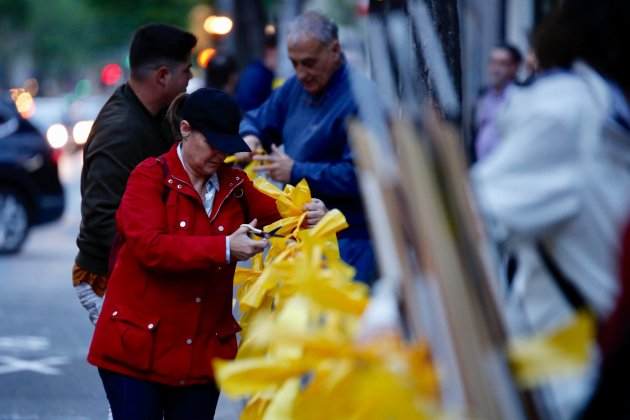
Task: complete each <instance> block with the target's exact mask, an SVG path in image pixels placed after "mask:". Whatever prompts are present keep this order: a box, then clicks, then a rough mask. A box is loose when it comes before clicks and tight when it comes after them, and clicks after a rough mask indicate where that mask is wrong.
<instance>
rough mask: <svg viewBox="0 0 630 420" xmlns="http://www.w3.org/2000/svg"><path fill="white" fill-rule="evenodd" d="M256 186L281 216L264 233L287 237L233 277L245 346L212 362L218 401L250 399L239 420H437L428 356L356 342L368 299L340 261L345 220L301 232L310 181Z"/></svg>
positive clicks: (396, 342)
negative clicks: (220, 394) (223, 398)
mask: <svg viewBox="0 0 630 420" xmlns="http://www.w3.org/2000/svg"><path fill="white" fill-rule="evenodd" d="M254 185H255V186H256V187H257V188H258V189H259V190H261V191H263V192H264V193H265V194H267V195H269V196H271V197H273V198H274V199H276V202H277V206H278V211H279V212H280V214H281V216H282V217H283V219H282V220H281V221H279V222H278V223H276V224H274V225H270V226H266V227H265V229H264V230H265V231H269V230H272V229H274V228H275V227H277V226H282V228H281V232H282V234H289V235H290V237H291V238H290V239H282V238H272V239H271V241H270V242H271V249H270V250H269V252H268V254H267V256H266V258H264V259H263V257H262V256H258V257H256V258H255V259H254V260H253V261H252V266H251V268H240V267H239V268H238V269H237V271H236V275H235V284H236V285H238V287H239V289H238V292H237V297H238V301H239V305H240V310H241V314H242V316H241V324H242V326H243V332H242V340H241V346H240V349H239V354H238V357H237V359H236V360H234V361H222V360H215V361H214V368H215V376H216V379H217V381H218V383H219V385H220V386H221V389H222V390H223V391H224V392H226V393H227V394H229V395H232V396H250V397H251V398H250V400H249V402H248V404H247V406H246V408H245V409H244V411H243V413H242V415H241V418H242V419H266V420H273V419H309V418H322V417H323V416H328V417H330V418H357V419H371V418H374V419H376V418H379V419H380V418H384V416H385V413H388V415H387V416H385V417H389V418H393V419H407V418H434V416H429V415H428V413H434V410H433V409H432V408H430V407H434V406H435V405H436V404H435V402H436V401H437V379H436V374H435V372H434V370H433V367H432V363H431V361H430V359H429V357H428V350H427V349H426V347H409V346H405V345H404V344H403V342H402V340H400V338H398V337H392V338H388V339H386V340H378V341H374V342H370V343H367V344H358V343H356V342H355V337H356V332H357V329H358V324H359V319H360V316H361V314H362V313H363V311H364V309H365V308H366V306H367V304H368V299H369V298H368V289H367V287H366V286H365V285H363V284H362V283H358V282H355V281H354V280H353V277H354V273H355V271H354V269H353V268H352V267H350V266H348V265H347V264H345V263H344V262H343V261H342V260H341V259H340V257H339V250H338V246H337V242H336V234H337V233H338V232H339V231H341V230H343V229H345V228H346V227H347V226H348V225H347V222H346V220H345V217H344V216H343V214H342V213H341V212H339V211H338V210H331V211H329V212H328V213H327V214H326V215H325V216H324V217H323V218H322V220H321V221H320V222H319V223H318V224H317V225H316V226H315V227H313V228H312V229H302V230H301V229H300V225H301V223H302V220H303V217H304V210H303V208H304V205H305V204H306V203H308V202H309V201H310V200H311V194H310V190H309V188H308V184H307V183H306V181H301V182H300V183H298V185H296V186H295V187H292V186H288V187H286V188H285V189H284V190H280V189H279V188H277V187H275V186H274V185H273V184H271V183H269V182H267V181H266V180H264V179H262V178H258V179H256V180H255V181H254ZM370 384H372V385H370ZM375 384H377V385H375ZM366 399H367V400H369V401H370V402H369V403H368V404H366V403H365V401H366ZM312 407H317V408H318V409H317V410H316V411H313V409H312ZM366 408H367V409H366Z"/></svg>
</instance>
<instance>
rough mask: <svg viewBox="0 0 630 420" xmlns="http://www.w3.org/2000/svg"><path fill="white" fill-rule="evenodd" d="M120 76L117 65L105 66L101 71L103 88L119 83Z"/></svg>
mask: <svg viewBox="0 0 630 420" xmlns="http://www.w3.org/2000/svg"><path fill="white" fill-rule="evenodd" d="M122 75H123V70H122V67H120V66H119V65H118V64H115V63H111V64H107V65H106V66H105V67H103V70H101V82H103V84H104V85H105V86H112V85H115V84H116V83H118V82H119V81H120V79H121V78H122Z"/></svg>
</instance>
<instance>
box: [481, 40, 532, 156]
mask: <svg viewBox="0 0 630 420" xmlns="http://www.w3.org/2000/svg"><path fill="white" fill-rule="evenodd" d="M522 61H523V57H522V55H521V53H520V51H519V50H518V48H516V47H514V46H513V45H509V44H503V45H499V46H497V47H495V48H494V49H493V50H492V52H491V53H490V60H489V63H488V80H489V86H488V87H487V88H486V89H485V90H484V91H483V93H482V94H481V96H480V97H479V99H478V100H477V104H476V109H475V127H474V129H475V137H474V153H475V159H474V160H475V161H480V160H483V159H484V158H485V157H487V156H488V155H489V154H490V153H491V152H492V151H493V150H494V148H495V147H496V146H497V145H498V144H499V142H500V141H501V139H500V138H499V133H498V130H497V117H498V115H499V112H500V111H501V109H502V108H503V106H504V104H505V103H506V101H507V98H508V96H509V94H510V91H511V90H512V89H513V85H514V84H515V82H516V77H517V74H518V70H519V67H520V65H521V62H522Z"/></svg>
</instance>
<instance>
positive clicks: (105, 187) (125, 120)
mask: <svg viewBox="0 0 630 420" xmlns="http://www.w3.org/2000/svg"><path fill="white" fill-rule="evenodd" d="M196 43H197V39H196V38H195V36H194V35H192V34H190V33H188V32H185V31H182V30H181V29H178V28H175V27H172V26H168V25H162V24H150V25H146V26H144V27H142V28H140V29H138V31H136V33H135V34H134V37H133V40H132V43H131V47H130V51H129V61H130V66H131V77H130V78H129V81H128V82H127V83H125V84H124V85H122V86H120V87H119V88H118V89H116V91H115V92H114V94H113V95H112V96H111V98H109V100H108V101H107V103H106V104H105V106H104V107H103V109H101V112H100V113H99V115H98V117H97V118H96V121H95V122H94V126H93V128H92V131H91V133H90V136H89V138H88V141H87V144H86V146H85V150H84V156H83V170H82V173H81V198H82V199H81V216H82V220H81V228H80V231H79V236H78V237H77V246H78V248H79V253H78V255H77V257H76V260H75V265H74V267H73V270H72V280H73V284H74V286H75V289H76V291H77V294H78V296H79V300H80V301H81V304H82V305H83V306H84V307H85V308H86V309H87V310H88V312H89V314H90V320H91V321H92V322H96V319H97V317H98V313H99V310H100V302H101V300H102V296H103V294H104V293H105V288H106V286H107V274H108V260H109V254H110V250H111V248H112V242H113V240H114V237H115V234H116V224H115V213H116V210H117V209H118V204H119V202H120V198H121V197H122V194H123V192H124V190H125V185H126V183H127V178H128V177H129V174H130V173H131V171H132V170H133V169H134V168H135V167H136V165H137V164H138V163H140V162H142V161H143V160H144V159H146V158H148V157H150V156H158V155H160V154H162V153H165V152H166V151H167V150H168V149H169V148H170V146H171V144H172V142H173V140H172V137H171V134H170V133H169V131H168V128H167V125H166V124H165V122H164V114H165V111H166V109H167V107H168V105H169V104H170V103H171V101H172V100H173V99H174V98H175V97H176V96H177V95H178V94H180V93H182V92H185V91H186V87H187V85H188V81H189V80H190V79H191V77H192V75H191V72H190V68H191V51H192V49H193V47H194V46H195V45H196Z"/></svg>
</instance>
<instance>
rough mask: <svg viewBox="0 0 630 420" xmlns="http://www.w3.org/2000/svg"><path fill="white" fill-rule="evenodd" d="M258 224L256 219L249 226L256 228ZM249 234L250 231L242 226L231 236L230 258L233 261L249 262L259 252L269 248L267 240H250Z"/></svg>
mask: <svg viewBox="0 0 630 420" xmlns="http://www.w3.org/2000/svg"><path fill="white" fill-rule="evenodd" d="M256 223H258V221H257V220H256V219H254V220H252V221H251V222H250V223H249V224H250V225H252V226H254V227H256ZM248 233H249V229H248V228H247V227H245V226H241V227H240V228H238V229H237V230H236V231H235V232H234V233H232V234H231V235H230V236H229V238H230V256H231V259H232V260H233V261H234V260H236V261H245V260H248V259H250V258H251V257H253V256H254V255H256V254H258V253H259V252H262V251H264V249H265V247H266V246H267V244H268V241H267V240H266V239H261V240H258V241H257V240H254V239H252V238H250V237H249V235H248Z"/></svg>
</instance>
